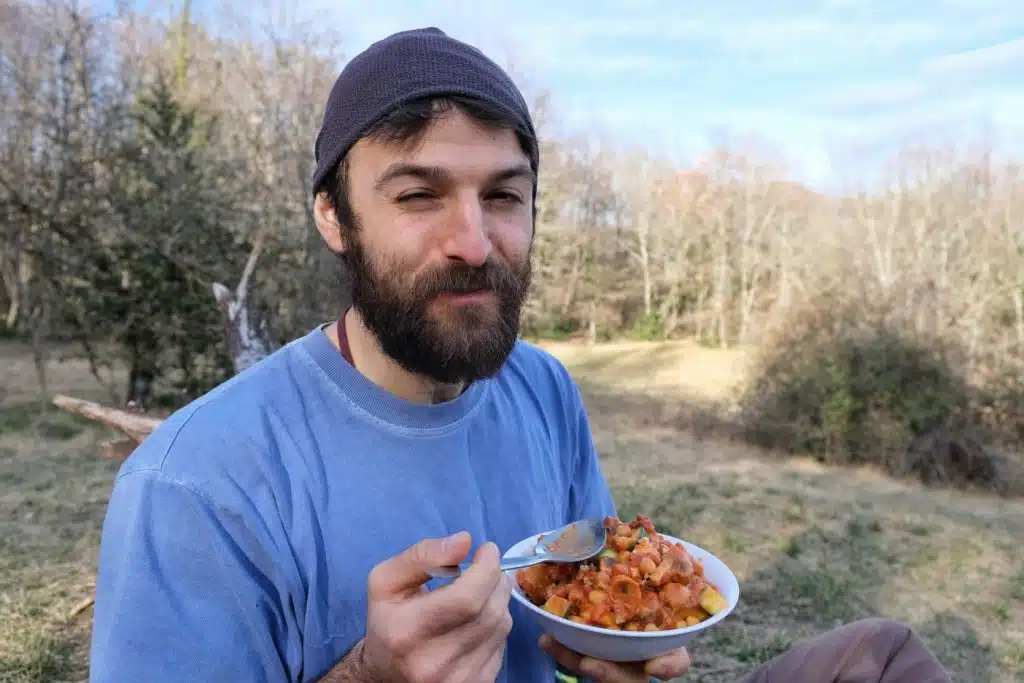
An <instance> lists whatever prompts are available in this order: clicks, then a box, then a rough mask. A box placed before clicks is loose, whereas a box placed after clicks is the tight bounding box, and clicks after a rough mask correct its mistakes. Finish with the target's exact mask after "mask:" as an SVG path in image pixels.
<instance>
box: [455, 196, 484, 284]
mask: <svg viewBox="0 0 1024 683" xmlns="http://www.w3.org/2000/svg"><path fill="white" fill-rule="evenodd" d="M446 227H447V231H446V235H445V243H444V252H445V256H447V257H448V258H450V259H457V260H460V261H464V262H466V263H468V264H469V265H471V266H474V267H479V266H482V265H483V264H484V263H486V262H487V259H488V257H490V255H491V248H492V247H491V239H490V236H489V235H488V233H487V225H486V221H485V217H484V210H483V206H482V205H481V202H480V200H479V199H476V198H472V199H464V200H459V202H458V203H457V204H456V205H455V207H454V208H453V210H452V214H451V216H450V217H449V219H448V225H447V226H446Z"/></svg>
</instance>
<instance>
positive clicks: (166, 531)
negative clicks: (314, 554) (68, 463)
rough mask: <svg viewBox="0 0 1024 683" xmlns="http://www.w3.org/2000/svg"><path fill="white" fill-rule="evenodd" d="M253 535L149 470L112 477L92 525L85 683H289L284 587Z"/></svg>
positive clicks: (290, 636)
mask: <svg viewBox="0 0 1024 683" xmlns="http://www.w3.org/2000/svg"><path fill="white" fill-rule="evenodd" d="M263 536H264V532H263V531H262V529H261V526H260V524H259V523H258V522H257V521H256V520H254V519H246V518H244V516H243V515H241V514H239V513H237V512H231V513H229V512H227V511H225V510H223V509H220V508H218V507H217V506H216V505H214V504H213V503H211V502H210V501H208V500H206V499H205V498H203V497H202V496H201V495H199V494H198V493H197V492H195V491H194V490H192V489H191V488H188V487H186V486H184V485H182V484H181V483H179V482H177V481H174V480H172V479H171V478H170V477H168V476H167V475H166V474H164V473H162V472H160V471H158V470H155V469H140V470H137V471H131V472H128V473H126V474H124V475H122V476H121V477H119V479H118V480H117V482H116V484H115V486H114V490H113V493H112V495H111V499H110V503H109V506H108V508H107V514H106V518H105V520H104V525H103V537H102V542H101V546H100V557H99V573H98V578H97V586H96V606H95V617H94V624H93V634H92V647H91V653H90V659H91V662H90V669H91V670H90V678H89V680H90V681H91V682H92V683H115V682H116V683H122V682H123V681H142V680H146V681H154V682H156V683H162V682H164V681H167V682H168V683H170V682H171V681H173V682H174V683H178V682H179V681H195V682H196V683H205V682H206V681H209V682H210V683H214V682H215V681H216V682H218V683H219V682H220V681H245V683H284V682H285V681H295V680H297V675H298V671H299V670H300V668H301V660H302V652H301V645H300V643H301V641H300V639H299V638H298V633H297V624H296V623H295V619H294V615H292V614H291V613H290V609H288V606H289V605H290V604H291V596H290V595H289V587H288V582H287V581H286V580H285V579H284V577H283V576H282V575H281V573H280V571H279V570H278V568H277V567H276V563H275V562H274V560H273V559H272V557H271V555H270V552H272V549H273V548H274V544H273V543H272V542H271V541H270V539H269V538H265V537H263ZM295 597H296V598H298V596H295Z"/></svg>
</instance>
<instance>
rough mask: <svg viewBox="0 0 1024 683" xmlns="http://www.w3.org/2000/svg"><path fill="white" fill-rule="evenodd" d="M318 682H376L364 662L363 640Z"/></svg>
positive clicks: (317, 682) (317, 681)
mask: <svg viewBox="0 0 1024 683" xmlns="http://www.w3.org/2000/svg"><path fill="white" fill-rule="evenodd" d="M316 683H376V682H375V681H374V680H373V677H372V676H370V674H369V672H367V670H366V667H365V665H364V664H363V641H362V640H360V641H359V642H358V643H356V644H355V646H354V647H353V648H352V649H351V650H349V651H348V654H346V655H345V656H344V657H342V658H341V660H340V661H339V662H338V663H337V664H335V665H334V666H332V667H331V668H330V670H329V671H328V672H327V673H325V674H324V675H323V676H320V677H319V678H317V679H316Z"/></svg>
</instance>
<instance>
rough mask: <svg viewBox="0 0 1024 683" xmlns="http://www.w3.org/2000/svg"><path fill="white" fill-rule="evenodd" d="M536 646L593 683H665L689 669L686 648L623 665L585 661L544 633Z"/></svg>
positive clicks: (688, 657)
mask: <svg viewBox="0 0 1024 683" xmlns="http://www.w3.org/2000/svg"><path fill="white" fill-rule="evenodd" d="M539 644H540V647H541V649H542V650H544V651H545V652H547V653H548V654H550V655H551V656H552V657H554V658H555V661H556V662H558V663H559V664H561V665H562V666H564V667H565V668H567V669H570V670H572V671H576V672H578V673H580V674H582V675H584V676H587V677H589V678H592V679H594V680H595V681H597V683H648V681H649V680H650V679H651V678H656V679H658V680H659V681H669V680H672V679H673V678H678V677H679V676H682V675H683V674H684V673H686V672H687V670H689V668H690V655H688V654H687V653H686V648H681V649H679V650H676V651H675V652H670V653H668V654H667V655H662V656H661V657H657V658H655V659H652V660H650V661H648V662H637V663H629V664H623V663H620V662H606V661H603V660H599V659H594V658H593V657H585V656H583V655H581V654H579V653H577V652H573V651H572V650H570V649H569V648H567V647H566V646H564V645H562V644H561V643H559V642H558V641H557V640H555V639H554V638H552V637H551V636H550V635H549V634H547V633H545V634H544V635H543V636H541V638H540V643H539Z"/></svg>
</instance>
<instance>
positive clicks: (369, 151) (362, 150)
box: [349, 123, 530, 183]
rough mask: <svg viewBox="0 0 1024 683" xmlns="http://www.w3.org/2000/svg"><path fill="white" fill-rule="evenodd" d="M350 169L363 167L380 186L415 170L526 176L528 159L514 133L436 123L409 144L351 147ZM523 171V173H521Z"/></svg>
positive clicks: (370, 143)
mask: <svg viewBox="0 0 1024 683" xmlns="http://www.w3.org/2000/svg"><path fill="white" fill-rule="evenodd" d="M349 164H350V168H351V167H352V166H354V165H358V166H362V168H363V171H364V172H369V173H370V174H372V176H373V178H374V182H377V183H380V182H384V181H386V180H387V179H388V178H393V177H396V176H398V175H400V174H406V175H408V172H409V171H410V170H412V171H414V170H415V169H416V168H417V167H419V168H424V169H435V170H443V171H447V173H449V174H459V173H472V174H485V175H493V174H502V175H504V176H506V177H512V176H519V175H529V174H530V164H529V158H528V157H527V155H526V154H525V153H524V152H523V150H522V148H521V147H520V145H519V142H518V140H517V138H516V136H515V133H514V132H512V131H507V130H501V129H497V130H490V129H483V130H474V131H467V130H465V129H462V130H452V129H448V130H445V129H443V128H441V126H440V125H439V124H437V123H434V124H432V125H431V127H430V128H429V129H428V130H426V131H424V133H423V134H422V135H421V136H419V137H417V138H416V139H415V140H411V141H395V142H383V141H378V140H374V139H372V138H367V139H363V140H360V141H359V142H358V143H357V144H356V145H355V146H353V148H352V150H351V152H350V154H349ZM524 169H525V171H526V173H524Z"/></svg>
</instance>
